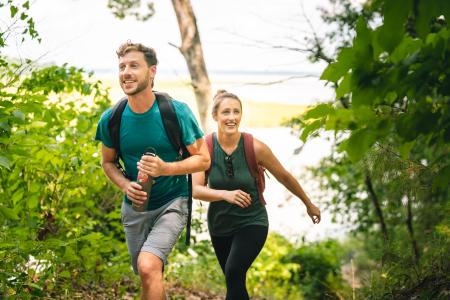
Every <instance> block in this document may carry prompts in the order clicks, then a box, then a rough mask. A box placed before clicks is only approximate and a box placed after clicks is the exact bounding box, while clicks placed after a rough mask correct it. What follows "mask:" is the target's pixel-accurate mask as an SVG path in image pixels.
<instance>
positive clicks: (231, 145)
mask: <svg viewBox="0 0 450 300" xmlns="http://www.w3.org/2000/svg"><path fill="white" fill-rule="evenodd" d="M240 138H241V133H240V132H239V131H237V132H234V133H223V132H218V133H217V141H218V142H219V145H220V147H222V149H223V150H224V151H225V152H227V153H232V152H233V151H234V150H235V149H236V148H237V146H238V143H239V139H240Z"/></svg>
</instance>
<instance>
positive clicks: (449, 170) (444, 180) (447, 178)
mask: <svg viewBox="0 0 450 300" xmlns="http://www.w3.org/2000/svg"><path fill="white" fill-rule="evenodd" d="M449 185H450V165H447V166H445V167H444V168H442V169H441V170H440V171H439V173H438V174H437V176H436V178H435V179H434V181H433V188H442V189H447V188H448V187H449Z"/></svg>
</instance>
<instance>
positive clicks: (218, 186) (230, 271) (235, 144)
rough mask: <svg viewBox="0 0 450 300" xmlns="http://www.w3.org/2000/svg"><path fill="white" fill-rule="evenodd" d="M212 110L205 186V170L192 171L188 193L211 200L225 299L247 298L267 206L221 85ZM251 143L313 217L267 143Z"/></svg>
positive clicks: (234, 106)
mask: <svg viewBox="0 0 450 300" xmlns="http://www.w3.org/2000/svg"><path fill="white" fill-rule="evenodd" d="M212 116H213V118H214V120H215V121H216V122H217V125H218V126H217V133H214V134H213V143H214V146H213V153H212V155H211V162H212V163H211V168H210V170H209V171H208V186H205V178H206V176H205V172H200V173H195V174H193V179H192V180H193V196H194V198H196V199H200V200H204V201H208V202H211V204H210V205H209V209H208V228H209V233H210V235H211V242H212V245H213V247H214V251H215V253H216V256H217V259H218V261H219V263H220V266H221V268H222V271H223V273H224V274H225V279H226V285H227V296H226V299H227V300H236V299H239V300H241V299H249V296H248V293H247V289H246V284H245V282H246V273H247V270H248V269H249V268H250V266H251V264H252V263H253V261H254V260H255V259H256V257H257V256H258V254H259V252H260V251H261V249H262V247H263V246H264V243H265V241H266V238H267V232H268V226H269V222H268V218H267V211H266V208H265V207H264V205H263V204H262V203H263V202H262V201H260V200H261V199H259V196H258V189H257V184H256V180H255V178H254V177H252V175H251V172H250V170H249V168H248V166H247V163H246V158H245V153H244V142H243V135H242V134H241V132H239V124H240V122H241V118H242V103H241V100H240V99H239V98H238V97H237V96H236V95H234V94H232V93H229V92H227V91H224V90H220V91H218V92H217V94H216V95H215V96H214V104H213V109H212ZM253 146H254V150H255V157H256V161H257V163H258V164H259V165H261V166H262V167H264V168H266V169H267V170H268V171H269V172H270V173H271V174H273V175H274V176H275V178H276V179H277V180H278V181H279V182H280V183H282V184H283V185H284V186H285V187H286V188H287V189H288V190H289V191H291V192H292V193H293V194H294V195H295V196H297V197H298V198H300V200H302V201H303V203H304V204H305V205H306V209H307V212H308V215H309V216H310V217H311V219H312V221H313V223H315V224H317V223H319V222H320V210H319V209H318V208H317V207H316V206H315V205H314V204H312V203H311V201H310V200H309V198H308V196H307V195H306V194H305V192H304V191H303V189H302V187H301V186H300V184H299V183H298V182H297V180H296V179H295V178H294V177H293V176H292V175H291V174H290V173H289V172H288V171H286V169H285V168H284V167H283V166H282V165H281V164H280V162H279V161H278V159H277V158H276V157H275V155H274V154H273V153H272V151H271V150H270V148H269V147H268V146H267V145H266V144H264V143H263V142H261V141H259V140H257V139H253Z"/></svg>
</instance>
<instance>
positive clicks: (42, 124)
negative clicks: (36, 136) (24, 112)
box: [30, 121, 47, 128]
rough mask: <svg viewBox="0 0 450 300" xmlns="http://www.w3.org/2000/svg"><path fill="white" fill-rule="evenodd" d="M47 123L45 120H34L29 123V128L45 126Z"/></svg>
mask: <svg viewBox="0 0 450 300" xmlns="http://www.w3.org/2000/svg"><path fill="white" fill-rule="evenodd" d="M46 125H47V123H46V122H42V121H34V122H33V123H31V124H30V127H31V128H42V127H45V126H46Z"/></svg>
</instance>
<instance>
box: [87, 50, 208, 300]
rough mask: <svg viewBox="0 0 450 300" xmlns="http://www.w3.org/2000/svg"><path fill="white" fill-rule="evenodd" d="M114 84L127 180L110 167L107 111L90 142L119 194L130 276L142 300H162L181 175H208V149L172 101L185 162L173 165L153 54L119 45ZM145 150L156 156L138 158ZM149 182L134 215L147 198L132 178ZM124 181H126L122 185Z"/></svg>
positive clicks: (177, 221) (183, 211)
mask: <svg viewBox="0 0 450 300" xmlns="http://www.w3.org/2000/svg"><path fill="white" fill-rule="evenodd" d="M117 56H118V58H119V81H120V86H121V87H122V90H123V91H124V93H125V94H126V95H127V96H128V104H127V106H126V107H125V110H124V111H123V114H122V121H121V127H120V152H121V156H122V159H123V162H124V166H125V170H126V173H127V177H125V176H124V175H123V174H122V172H121V171H120V170H119V169H118V168H117V166H116V164H115V158H116V150H115V149H114V146H113V143H112V140H111V136H110V134H109V130H108V121H109V119H110V116H111V108H110V109H108V110H107V111H105V112H104V113H103V115H102V116H101V118H100V121H99V124H98V127H97V133H96V137H95V139H96V140H99V141H101V142H102V167H103V170H104V172H105V174H106V175H107V176H108V178H109V179H110V180H111V181H112V182H113V183H114V184H115V185H117V186H118V187H119V188H120V189H121V190H122V191H123V192H124V193H125V196H124V202H123V204H122V211H121V214H122V223H123V226H124V230H125V237H126V240H127V246H128V251H129V253H130V256H131V261H132V266H133V270H134V272H135V273H136V274H139V276H140V279H141V285H142V299H152V300H159V299H165V291H164V283H163V268H164V264H165V263H166V262H167V257H168V255H169V253H170V251H171V250H172V248H173V247H174V245H175V243H176V241H177V239H178V237H179V235H180V234H181V231H182V230H183V228H184V226H185V225H186V220H187V195H188V185H187V180H186V176H185V174H188V173H193V172H199V171H203V170H206V169H208V167H209V164H210V159H209V153H208V148H207V146H206V144H205V142H204V139H203V133H202V131H201V130H200V128H199V126H198V123H197V121H196V119H195V117H194V115H193V113H192V111H191V110H190V109H189V107H188V106H187V105H186V104H185V103H182V102H179V101H176V100H173V105H174V109H175V112H176V113H177V117H178V120H179V123H180V127H181V131H182V140H183V142H184V144H185V145H186V148H187V150H188V151H189V153H190V155H191V156H190V157H188V158H186V159H184V160H177V157H178V153H177V152H176V150H175V149H174V148H173V146H172V144H171V143H170V141H169V139H168V136H167V134H166V131H165V129H164V126H163V123H162V119H161V114H160V112H159V108H158V105H157V103H155V102H156V97H155V94H154V93H153V91H152V87H153V82H154V78H155V74H156V65H157V59H156V53H155V51H154V50H153V49H152V48H148V47H146V46H144V45H142V44H138V43H131V42H128V43H125V44H123V45H121V46H120V48H119V49H118V50H117ZM147 147H153V148H154V149H155V150H156V154H157V155H156V156H150V155H145V156H142V154H143V153H144V151H145V149H146V148H147ZM139 171H140V172H144V173H146V174H147V175H149V176H152V177H153V178H155V183H154V184H153V187H152V190H151V197H150V201H149V203H148V206H147V210H146V211H144V212H137V211H135V210H134V209H133V208H132V205H131V204H133V205H135V206H141V205H142V204H143V203H144V201H145V200H146V199H147V194H146V193H145V192H144V191H142V189H141V186H140V185H139V184H138V183H136V178H137V173H138V172H139ZM128 178H130V179H128Z"/></svg>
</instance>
